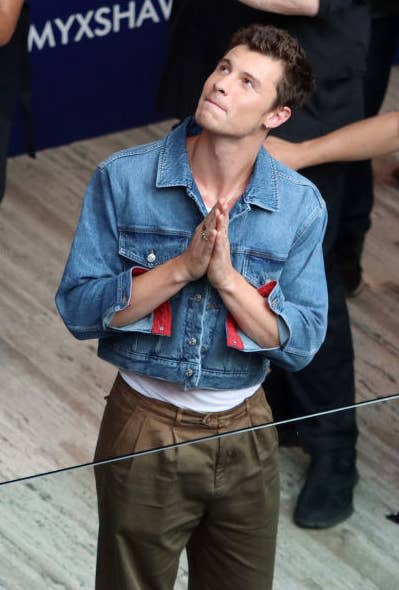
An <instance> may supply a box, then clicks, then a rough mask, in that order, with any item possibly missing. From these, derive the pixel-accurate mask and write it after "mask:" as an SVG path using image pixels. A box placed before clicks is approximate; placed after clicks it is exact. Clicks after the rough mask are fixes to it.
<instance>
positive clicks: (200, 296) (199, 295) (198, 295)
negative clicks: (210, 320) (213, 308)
mask: <svg viewBox="0 0 399 590" xmlns="http://www.w3.org/2000/svg"><path fill="white" fill-rule="evenodd" d="M201 299H202V295H201V293H196V294H195V295H194V301H201Z"/></svg>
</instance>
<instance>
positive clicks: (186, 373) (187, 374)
mask: <svg viewBox="0 0 399 590" xmlns="http://www.w3.org/2000/svg"><path fill="white" fill-rule="evenodd" d="M192 374H193V370H192V369H186V371H185V375H186V377H191V376H192Z"/></svg>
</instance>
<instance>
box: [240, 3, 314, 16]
mask: <svg viewBox="0 0 399 590" xmlns="http://www.w3.org/2000/svg"><path fill="white" fill-rule="evenodd" d="M239 2H241V3H242V4H246V5H247V6H250V7H251V8H256V9H258V10H263V11H265V12H275V13H276V14H286V15H292V16H294V15H297V16H316V14H317V13H318V11H319V5H320V2H319V0H239Z"/></svg>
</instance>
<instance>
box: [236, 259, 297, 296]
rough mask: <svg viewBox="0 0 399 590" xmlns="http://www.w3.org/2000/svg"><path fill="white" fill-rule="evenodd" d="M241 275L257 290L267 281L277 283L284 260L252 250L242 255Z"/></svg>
mask: <svg viewBox="0 0 399 590" xmlns="http://www.w3.org/2000/svg"><path fill="white" fill-rule="evenodd" d="M241 256H242V260H241V264H242V268H241V274H242V275H243V276H244V277H245V278H246V279H247V281H248V282H249V283H251V285H253V286H254V287H256V288H257V289H258V288H259V287H261V286H262V285H265V284H266V283H268V282H269V281H278V280H279V278H280V275H281V272H282V270H283V267H284V263H285V261H286V259H285V258H283V257H281V258H279V257H276V256H273V255H272V254H268V253H263V252H256V251H253V250H249V251H245V252H244V253H242V255H241Z"/></svg>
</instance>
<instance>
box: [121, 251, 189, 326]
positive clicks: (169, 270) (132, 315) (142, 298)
mask: <svg viewBox="0 0 399 590" xmlns="http://www.w3.org/2000/svg"><path fill="white" fill-rule="evenodd" d="M189 281H190V279H189V277H188V276H187V273H186V272H185V266H184V265H183V264H182V257H181V256H178V257H177V258H173V259H172V260H168V261H167V262H165V263H164V264H161V265H159V266H157V267H155V268H153V269H152V270H149V271H147V272H145V273H143V274H141V275H138V276H136V277H135V278H134V280H133V284H132V296H131V301H130V305H129V307H127V308H126V309H123V310H121V311H117V312H116V313H115V315H114V317H113V319H112V322H111V326H113V327H121V326H125V325H127V324H132V323H134V322H136V321H137V320H140V319H141V318H143V317H145V316H146V315H148V314H149V313H152V312H153V311H154V309H156V308H157V307H158V306H159V305H161V304H162V303H164V302H165V301H168V299H170V298H171V297H173V295H175V294H176V293H177V292H178V291H180V289H182V288H183V287H184V286H185V285H186V284H187V283H188V282H189Z"/></svg>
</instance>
